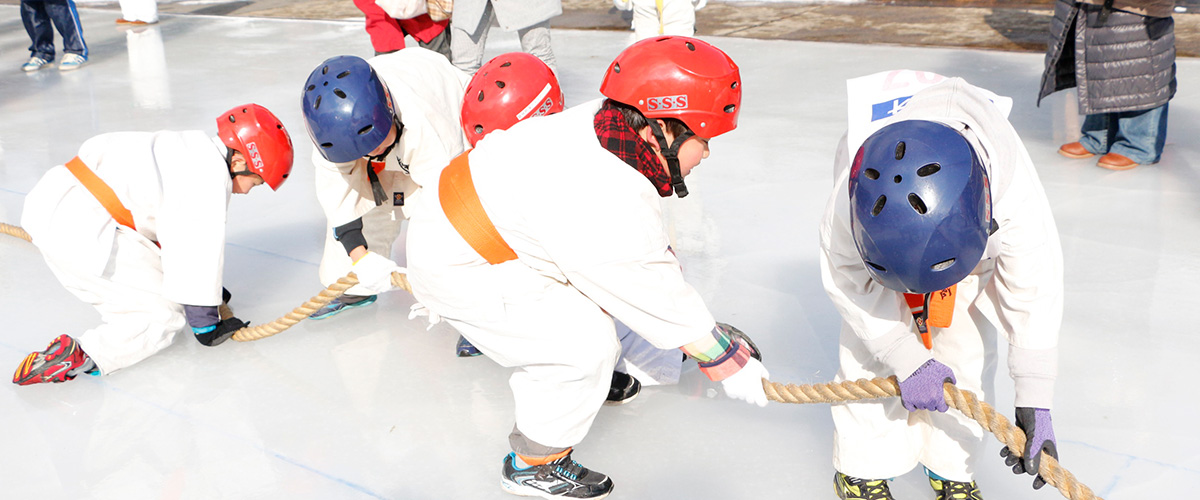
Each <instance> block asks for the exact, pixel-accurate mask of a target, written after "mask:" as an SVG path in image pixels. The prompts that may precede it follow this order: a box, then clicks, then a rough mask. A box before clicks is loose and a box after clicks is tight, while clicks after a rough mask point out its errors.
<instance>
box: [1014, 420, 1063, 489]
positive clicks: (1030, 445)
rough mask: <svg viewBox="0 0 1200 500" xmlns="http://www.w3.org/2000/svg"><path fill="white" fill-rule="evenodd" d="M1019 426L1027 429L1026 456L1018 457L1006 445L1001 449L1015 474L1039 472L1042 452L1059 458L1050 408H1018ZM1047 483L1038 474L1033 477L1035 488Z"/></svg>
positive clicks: (1023, 429)
mask: <svg viewBox="0 0 1200 500" xmlns="http://www.w3.org/2000/svg"><path fill="white" fill-rule="evenodd" d="M1017 427H1020V428H1021V430H1022V431H1025V450H1024V455H1025V456H1024V457H1021V458H1018V457H1017V456H1016V455H1015V454H1013V453H1012V452H1011V451H1009V450H1008V447H1007V446H1005V447H1003V448H1001V449H1000V456H1002V457H1004V464H1005V465H1008V466H1010V467H1012V471H1013V474H1030V475H1035V474H1037V473H1038V470H1039V468H1040V467H1041V466H1042V453H1046V454H1047V455H1050V456H1052V457H1054V459H1055V460H1057V459H1058V445H1057V444H1056V441H1055V440H1054V425H1053V424H1051V422H1050V410H1047V409H1044V408H1025V407H1019V408H1017ZM1045 485H1046V480H1045V479H1042V476H1041V475H1038V476H1037V477H1035V478H1034V479H1033V489H1035V490H1036V489H1040V488H1041V487H1042V486H1045Z"/></svg>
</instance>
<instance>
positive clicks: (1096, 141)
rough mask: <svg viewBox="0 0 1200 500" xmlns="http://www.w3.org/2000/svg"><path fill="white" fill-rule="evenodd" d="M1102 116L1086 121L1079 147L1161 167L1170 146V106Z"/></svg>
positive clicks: (1090, 116) (1103, 114) (1091, 116)
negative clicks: (1164, 146) (1164, 151)
mask: <svg viewBox="0 0 1200 500" xmlns="http://www.w3.org/2000/svg"><path fill="white" fill-rule="evenodd" d="M1169 104H1170V103H1166V104H1163V105H1162V106H1159V107H1157V108H1153V109H1148V110H1144V111H1124V112H1120V113H1100V114H1096V115H1087V117H1086V118H1084V120H1083V127H1082V129H1083V137H1081V138H1080V139H1079V143H1080V144H1083V147H1084V148H1085V149H1087V150H1088V151H1090V152H1092V153H1094V154H1098V155H1100V154H1105V153H1116V154H1119V155H1121V156H1124V157H1126V158H1129V159H1130V160H1133V161H1135V162H1137V163H1139V164H1141V165H1149V164H1151V163H1158V160H1159V158H1160V157H1162V150H1163V145H1164V144H1166V142H1167V106H1168V105H1169Z"/></svg>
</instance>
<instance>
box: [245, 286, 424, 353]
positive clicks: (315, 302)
mask: <svg viewBox="0 0 1200 500" xmlns="http://www.w3.org/2000/svg"><path fill="white" fill-rule="evenodd" d="M357 284H358V277H357V276H355V275H354V273H350V274H347V275H345V276H343V277H341V278H338V280H337V281H336V282H334V283H333V284H332V285H329V287H327V288H326V289H324V290H322V291H321V293H320V294H318V295H317V296H315V297H313V298H311V299H308V302H305V303H303V304H301V305H300V307H297V308H295V309H292V312H290V313H287V314H285V315H283V316H280V317H279V319H276V320H275V321H272V322H270V323H266V324H262V325H255V326H247V327H245V328H242V329H241V330H238V331H236V332H234V334H233V340H236V341H238V342H249V341H252V340H259V339H265V338H267V337H270V336H272V335H275V334H276V333H279V332H282V331H284V330H287V329H288V328H291V327H293V326H295V325H296V323H299V322H301V321H303V320H304V319H306V318H308V316H309V315H310V314H312V313H314V312H316V311H317V309H320V308H322V307H325V306H326V305H328V304H329V303H330V302H333V299H336V298H338V297H341V296H342V294H344V293H346V290H349V289H350V288H351V287H353V286H354V285H357ZM392 286H394V287H396V288H401V289H403V290H405V291H407V292H410V293H411V292H412V286H411V285H409V284H408V277H407V276H405V275H403V274H401V273H392Z"/></svg>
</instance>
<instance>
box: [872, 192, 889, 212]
mask: <svg viewBox="0 0 1200 500" xmlns="http://www.w3.org/2000/svg"><path fill="white" fill-rule="evenodd" d="M886 204H887V196H885V195H879V199H877V200H875V206H873V207H871V216H872V217H874V216H876V215H879V212H882V211H883V206H884V205H886Z"/></svg>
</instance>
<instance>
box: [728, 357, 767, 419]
mask: <svg viewBox="0 0 1200 500" xmlns="http://www.w3.org/2000/svg"><path fill="white" fill-rule="evenodd" d="M770 377H771V375H770V374H768V373H767V368H766V367H765V366H763V364H762V363H761V362H759V361H758V360H757V359H754V358H750V359H748V360H746V365H745V366H743V367H742V369H741V370H738V371H737V372H736V373H734V374H733V375H730V376H728V377H726V378H725V379H724V380H722V381H721V387H724V388H725V395H726V396H729V397H730V398H733V399H736V400H738V401H745V402H747V403H750V404H752V405H758V406H760V407H763V406H767V393H766V392H763V384H762V379H764V378H770Z"/></svg>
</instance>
